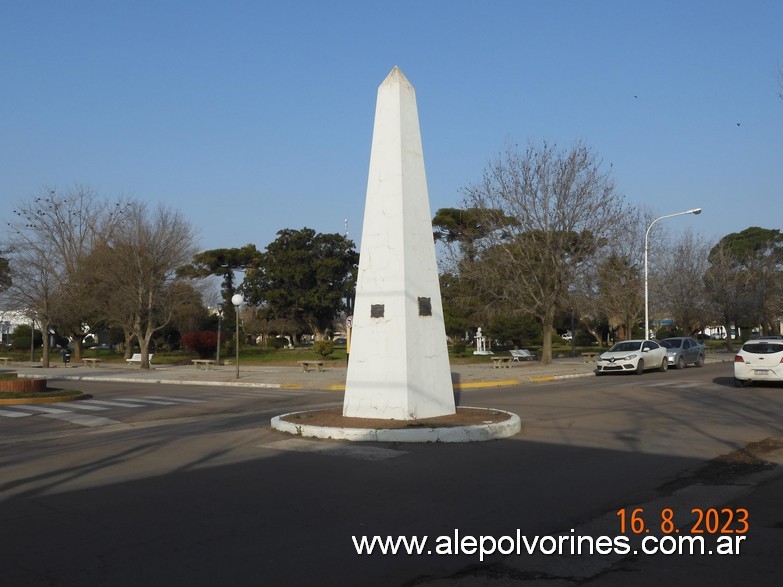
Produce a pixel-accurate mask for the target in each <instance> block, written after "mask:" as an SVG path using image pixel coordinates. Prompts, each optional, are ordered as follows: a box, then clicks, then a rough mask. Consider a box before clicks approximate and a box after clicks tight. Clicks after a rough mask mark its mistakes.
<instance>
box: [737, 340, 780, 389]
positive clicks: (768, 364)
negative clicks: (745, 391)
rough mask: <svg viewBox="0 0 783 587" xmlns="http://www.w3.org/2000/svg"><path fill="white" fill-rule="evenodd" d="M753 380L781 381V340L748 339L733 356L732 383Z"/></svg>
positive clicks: (741, 385)
mask: <svg viewBox="0 0 783 587" xmlns="http://www.w3.org/2000/svg"><path fill="white" fill-rule="evenodd" d="M754 381H783V340H776V339H772V338H759V339H756V340H749V341H748V342H746V343H745V344H743V345H742V348H741V349H740V350H739V352H738V353H737V354H736V356H735V357H734V385H736V386H737V387H744V386H746V385H748V384H750V383H753V382H754Z"/></svg>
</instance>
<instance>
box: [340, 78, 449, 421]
mask: <svg viewBox="0 0 783 587" xmlns="http://www.w3.org/2000/svg"><path fill="white" fill-rule="evenodd" d="M431 218H432V217H431V215H430V204H429V197H428V194H427V178H426V175H425V172H424V154H423V151H422V146H421V132H420V130H419V114H418V109H417V107H416V93H415V92H414V90H413V86H411V84H410V82H408V80H407V79H406V78H405V76H404V75H403V74H402V72H401V71H400V70H399V69H398V68H397V67H395V68H394V69H392V71H391V73H390V74H389V75H388V77H387V78H386V79H385V80H384V82H383V83H382V84H381V85H380V87H379V88H378V99H377V103H376V107H375V126H374V129H373V139H372V151H371V153H370V174H369V179H368V181H367V199H366V202H365V210H364V226H363V227H362V243H361V252H360V256H359V276H358V281H357V284H356V301H355V303H354V312H353V331H352V333H351V353H350V358H349V362H348V375H347V379H346V385H345V400H344V402H343V415H344V416H349V417H357V418H382V419H388V420H415V419H420V418H431V417H435V416H444V415H447V414H454V413H455V411H456V410H455V406H454V391H453V387H452V384H451V369H450V367H449V357H448V348H447V346H446V329H445V327H444V324H443V306H442V304H441V298H440V284H439V282H438V269H437V264H436V260H435V244H434V241H433V236H432V220H431Z"/></svg>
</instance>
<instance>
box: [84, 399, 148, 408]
mask: <svg viewBox="0 0 783 587" xmlns="http://www.w3.org/2000/svg"><path fill="white" fill-rule="evenodd" d="M81 401H82V403H89V404H98V405H101V406H112V407H116V408H143V407H144V406H142V405H139V404H126V403H123V402H110V401H107V400H100V399H83V400H81Z"/></svg>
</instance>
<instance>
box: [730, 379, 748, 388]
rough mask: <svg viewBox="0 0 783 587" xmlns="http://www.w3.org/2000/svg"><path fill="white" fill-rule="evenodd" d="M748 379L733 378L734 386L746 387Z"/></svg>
mask: <svg viewBox="0 0 783 587" xmlns="http://www.w3.org/2000/svg"><path fill="white" fill-rule="evenodd" d="M749 383H750V381H748V380H747V379H737V378H736V377H735V378H734V387H747V386H748V384H749Z"/></svg>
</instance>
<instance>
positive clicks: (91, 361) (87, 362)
mask: <svg viewBox="0 0 783 587" xmlns="http://www.w3.org/2000/svg"><path fill="white" fill-rule="evenodd" d="M100 362H101V360H100V359H93V358H88V359H82V363H83V364H84V366H85V367H93V368H95V367H97V366H98V365H99V364H100Z"/></svg>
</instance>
